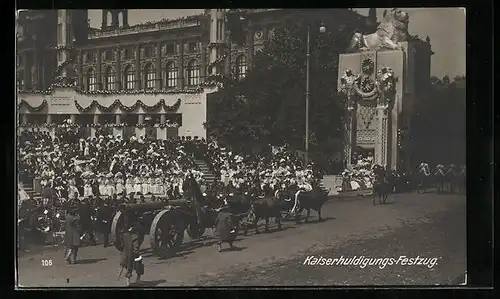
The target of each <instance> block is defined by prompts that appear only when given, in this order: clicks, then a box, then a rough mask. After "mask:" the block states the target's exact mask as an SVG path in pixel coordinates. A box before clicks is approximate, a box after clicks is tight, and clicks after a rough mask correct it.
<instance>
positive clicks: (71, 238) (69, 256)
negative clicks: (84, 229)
mask: <svg viewBox="0 0 500 299" xmlns="http://www.w3.org/2000/svg"><path fill="white" fill-rule="evenodd" d="M65 221H66V231H65V234H64V243H65V245H66V255H65V257H64V259H65V260H66V262H68V264H76V257H77V255H78V248H79V247H80V230H81V225H80V216H79V215H78V207H77V206H76V204H72V205H70V207H69V209H68V212H67V214H66V217H65Z"/></svg>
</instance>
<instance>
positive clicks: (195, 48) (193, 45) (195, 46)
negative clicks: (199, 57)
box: [189, 42, 198, 53]
mask: <svg viewBox="0 0 500 299" xmlns="http://www.w3.org/2000/svg"><path fill="white" fill-rule="evenodd" d="M196 51H198V44H197V43H196V42H192V43H189V52H191V53H192V52H196Z"/></svg>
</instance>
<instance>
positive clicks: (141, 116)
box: [135, 114, 146, 138]
mask: <svg viewBox="0 0 500 299" xmlns="http://www.w3.org/2000/svg"><path fill="white" fill-rule="evenodd" d="M137 124H138V125H139V126H136V127H135V136H137V137H138V138H139V137H143V136H144V135H145V132H146V129H145V128H144V126H143V124H144V114H139V115H138V117H137Z"/></svg>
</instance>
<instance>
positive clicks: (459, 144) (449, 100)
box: [412, 76, 466, 164]
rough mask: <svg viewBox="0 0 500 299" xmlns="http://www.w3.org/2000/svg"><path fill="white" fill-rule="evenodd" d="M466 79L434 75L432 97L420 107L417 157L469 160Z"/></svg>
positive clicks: (415, 123) (415, 122) (415, 129)
mask: <svg viewBox="0 0 500 299" xmlns="http://www.w3.org/2000/svg"><path fill="white" fill-rule="evenodd" d="M465 83H466V78H465V76H456V77H455V78H453V79H450V77H449V76H444V77H443V78H442V79H440V78H437V77H431V89H430V92H429V96H428V97H426V98H423V99H422V100H421V101H420V103H418V105H417V106H416V111H415V115H414V118H413V123H412V138H413V139H414V142H415V143H416V145H415V146H416V147H417V148H419V149H420V150H419V151H418V152H417V153H416V154H417V155H418V156H419V157H416V159H423V160H427V161H429V162H430V163H432V164H436V163H442V164H445V163H465V141H466V139H465V132H466V125H465V124H466V123H465V117H466V84H465Z"/></svg>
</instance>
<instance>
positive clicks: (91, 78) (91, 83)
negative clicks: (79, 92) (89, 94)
mask: <svg viewBox="0 0 500 299" xmlns="http://www.w3.org/2000/svg"><path fill="white" fill-rule="evenodd" d="M87 90H88V91H96V90H97V78H96V76H95V71H94V69H89V70H88V71H87Z"/></svg>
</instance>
